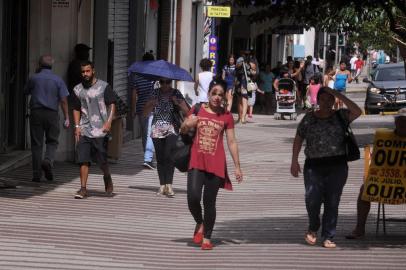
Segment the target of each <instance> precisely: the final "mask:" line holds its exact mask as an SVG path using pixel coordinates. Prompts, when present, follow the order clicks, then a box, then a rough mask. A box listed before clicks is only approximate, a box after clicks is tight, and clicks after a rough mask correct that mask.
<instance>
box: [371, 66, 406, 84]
mask: <svg viewBox="0 0 406 270" xmlns="http://www.w3.org/2000/svg"><path fill="white" fill-rule="evenodd" d="M399 80H405V69H404V68H403V67H396V68H383V69H377V70H376V72H375V74H374V81H399Z"/></svg>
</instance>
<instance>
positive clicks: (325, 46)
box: [323, 30, 327, 71]
mask: <svg viewBox="0 0 406 270" xmlns="http://www.w3.org/2000/svg"><path fill="white" fill-rule="evenodd" d="M324 31H325V30H324ZM326 50H327V32H324V38H323V60H324V71H325V70H326V67H327V61H326Z"/></svg>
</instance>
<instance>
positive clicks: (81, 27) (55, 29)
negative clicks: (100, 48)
mask: <svg viewBox="0 0 406 270" xmlns="http://www.w3.org/2000/svg"><path fill="white" fill-rule="evenodd" d="M92 2H93V1H82V5H81V9H80V10H78V6H77V3H78V1H72V0H71V1H66V5H65V6H57V5H55V4H54V3H56V2H53V1H51V0H31V1H30V15H29V16H30V36H29V46H28V47H29V72H30V74H33V73H34V72H35V69H36V68H37V65H38V64H37V63H38V58H39V56H41V55H43V54H51V55H52V56H53V58H54V61H55V62H54V65H53V68H52V69H53V71H54V72H55V73H56V74H57V75H59V76H61V77H62V78H63V79H64V80H65V81H66V78H67V69H68V65H69V62H70V61H71V59H72V57H73V48H74V46H75V45H76V44H77V43H79V42H83V43H86V44H90V45H91V40H92V38H91V37H92V34H91V33H92V27H91V20H92V13H93V12H92ZM60 118H61V123H60V126H61V133H60V136H59V146H58V151H57V156H56V159H57V160H67V159H71V158H72V157H73V133H72V131H71V130H69V131H66V130H64V129H62V123H63V114H62V112H60ZM72 121H73V119H72V120H71V122H72ZM28 141H29V140H28Z"/></svg>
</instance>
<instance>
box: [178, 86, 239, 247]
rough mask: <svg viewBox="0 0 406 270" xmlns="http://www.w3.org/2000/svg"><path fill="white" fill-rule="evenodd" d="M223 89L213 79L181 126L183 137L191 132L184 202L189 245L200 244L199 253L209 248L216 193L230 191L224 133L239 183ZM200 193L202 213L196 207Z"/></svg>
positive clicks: (235, 144) (229, 118)
mask: <svg viewBox="0 0 406 270" xmlns="http://www.w3.org/2000/svg"><path fill="white" fill-rule="evenodd" d="M226 87H227V85H226V83H225V82H224V81H223V80H221V79H219V80H216V79H215V80H213V81H212V82H211V83H210V86H209V92H208V99H209V102H208V103H207V104H203V105H202V106H201V108H200V110H199V112H198V113H197V115H193V112H194V107H193V108H192V109H191V110H190V112H189V117H188V118H187V119H186V120H185V121H184V122H183V124H182V127H181V133H183V134H187V133H188V132H189V131H190V130H192V129H195V137H194V140H193V145H192V148H191V156H190V163H189V171H188V180H187V199H188V206H189V210H190V212H191V214H192V216H193V218H194V220H195V221H196V227H195V230H194V234H193V242H194V243H196V244H198V245H201V248H202V249H203V250H210V249H212V248H213V245H212V243H211V240H210V239H211V234H212V231H213V227H214V223H215V220H216V198H217V193H218V190H219V188H220V187H222V188H225V189H232V187H231V182H230V179H229V177H228V173H227V164H226V154H225V151H224V145H223V136H224V133H225V134H226V137H227V145H228V148H229V150H230V154H231V157H232V158H233V161H234V166H235V178H236V180H237V182H238V183H241V181H242V171H241V168H240V160H239V155H238V145H237V141H236V139H235V134H234V121H233V117H232V115H231V113H230V112H228V111H227V109H226V108H227V106H226V104H225V100H226V97H225V92H226ZM203 187H204V188H203ZM202 191H203V206H204V214H202V207H201V204H200V201H201V199H202Z"/></svg>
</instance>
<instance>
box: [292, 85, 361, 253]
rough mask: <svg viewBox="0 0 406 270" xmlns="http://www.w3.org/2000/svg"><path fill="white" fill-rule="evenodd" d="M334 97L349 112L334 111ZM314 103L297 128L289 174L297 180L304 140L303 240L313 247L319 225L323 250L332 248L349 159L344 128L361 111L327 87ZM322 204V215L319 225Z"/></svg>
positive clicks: (344, 97)
mask: <svg viewBox="0 0 406 270" xmlns="http://www.w3.org/2000/svg"><path fill="white" fill-rule="evenodd" d="M335 98H337V99H339V100H341V101H342V102H343V103H344V104H345V105H346V106H347V108H348V110H347V109H342V110H338V111H335V110H333V105H334V102H335ZM317 102H318V105H319V106H318V109H317V110H315V111H310V112H308V113H306V115H305V116H304V117H303V119H302V121H301V122H300V123H299V126H298V128H297V132H296V136H295V139H294V142H293V151H292V152H293V153H292V164H291V168H290V171H291V174H292V175H293V176H294V177H298V175H299V172H301V169H300V165H299V161H298V157H299V153H300V149H301V147H302V143H303V141H306V148H305V150H304V153H305V157H306V160H305V164H304V170H303V176H304V184H305V202H306V209H307V214H308V217H309V227H308V230H307V232H306V233H305V237H304V239H305V241H306V242H307V243H308V244H309V245H315V244H316V241H317V231H318V230H319V228H320V225H321V227H322V231H321V237H322V245H323V247H325V248H335V247H336V244H335V243H334V242H333V238H334V236H335V234H336V225H337V218H338V205H339V203H340V198H341V193H342V191H343V188H344V185H345V183H346V181H347V176H348V166H347V161H348V160H351V159H349V157H348V156H347V154H348V153H347V148H346V139H347V134H346V133H347V126H348V124H349V123H351V122H352V121H354V120H355V119H357V118H358V117H359V116H360V115H361V112H362V111H361V109H360V108H359V107H358V106H357V105H356V104H355V103H354V102H352V101H351V100H350V99H348V98H347V97H346V96H344V95H342V94H340V93H339V92H337V91H334V90H333V89H331V88H328V87H322V88H320V90H319V92H318V93H317ZM343 122H345V125H343ZM322 203H323V204H324V212H323V219H322V224H321V223H320V208H321V204H322Z"/></svg>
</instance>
